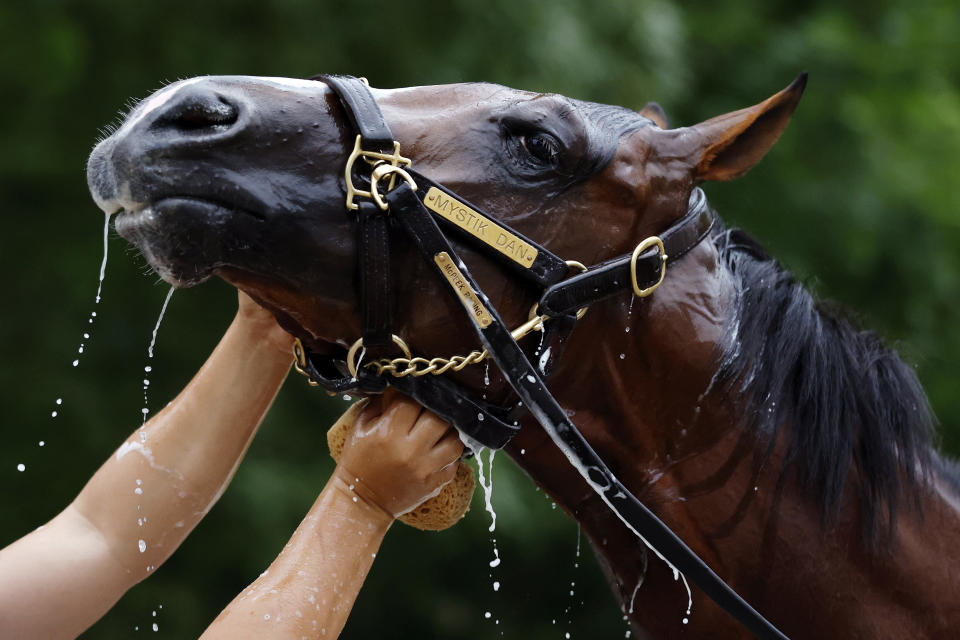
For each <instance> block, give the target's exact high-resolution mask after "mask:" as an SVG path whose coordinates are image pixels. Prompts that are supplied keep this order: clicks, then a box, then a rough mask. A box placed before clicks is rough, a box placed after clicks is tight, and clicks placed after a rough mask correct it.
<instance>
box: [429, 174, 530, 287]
mask: <svg viewBox="0 0 960 640" xmlns="http://www.w3.org/2000/svg"><path fill="white" fill-rule="evenodd" d="M423 203H424V204H425V205H427V208H428V209H430V210H431V211H435V212H437V213H439V214H440V215H441V216H443V218H444V219H446V220H449V221H450V222H452V223H453V224H455V225H457V226H458V227H460V228H461V229H463V230H464V231H466V232H467V233H469V234H470V235H472V236H473V237H475V238H477V239H478V240H481V241H483V242H485V243H487V244H488V245H490V246H491V247H493V248H494V249H496V250H497V251H499V252H500V253H502V254H503V255H505V256H507V257H508V258H510V259H511V260H513V261H514V262H516V263H518V264H520V265H522V266H524V267H526V268H528V269H529V268H530V265H532V264H533V261H534V260H536V259H537V250H536V248H534V247H533V246H532V245H531V244H530V243H528V242H524V241H523V240H521V239H520V238H518V237H517V236H515V235H514V234H512V233H510V232H509V231H507V230H506V229H502V228H500V227H499V226H497V225H496V224H494V223H493V222H491V221H490V219H489V218H487V217H485V216H483V215H481V214H480V213H477V212H476V211H474V210H473V209H471V208H470V207H468V206H467V205H465V204H463V203H462V202H460V201H459V200H457V199H456V198H452V197H450V196H449V195H447V194H446V193H444V192H443V191H441V190H440V189H437V188H436V187H430V190H429V191H427V197H426V199H425V200H424V202H423Z"/></svg>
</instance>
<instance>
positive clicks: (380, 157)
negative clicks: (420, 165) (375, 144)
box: [343, 135, 412, 211]
mask: <svg viewBox="0 0 960 640" xmlns="http://www.w3.org/2000/svg"><path fill="white" fill-rule="evenodd" d="M362 143H363V138H362V136H360V135H357V139H356V141H355V142H354V143H353V151H351V152H350V155H349V156H348V157H347V167H346V169H344V172H343V177H344V180H345V181H346V183H347V209H349V210H350V211H356V210H357V209H359V208H360V207H359V206H358V205H357V204H356V203H355V202H354V198H356V197H361V198H373V191H364V190H363V189H357V188H356V186H355V185H354V184H353V164H354V162H356V160H357V158H363V159H364V160H365V161H366V162H367V164H370V165H372V166H374V167H375V166H377V165H379V164H381V163H389V166H392V167H396V168H399V167H407V166H410V163H411V160H410V158H404V157H403V156H402V155H400V143H399V142H397V141H394V142H393V153H381V152H380V151H366V150H365V149H364V148H363V146H362ZM404 173H406V172H404ZM407 178H408V179H410V180H411V181H412V178H409V174H408V175H407ZM395 179H396V176H395V175H394V176H392V177H391V180H390V185H389V188H390V189H393V185H394V180H395ZM371 188H372V189H375V188H376V187H375V186H373V187H371ZM378 204H379V203H378ZM381 208H386V207H381Z"/></svg>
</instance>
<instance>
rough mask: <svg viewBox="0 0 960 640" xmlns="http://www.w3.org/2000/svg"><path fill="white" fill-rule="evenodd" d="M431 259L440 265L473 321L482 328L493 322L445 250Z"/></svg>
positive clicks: (444, 275)
mask: <svg viewBox="0 0 960 640" xmlns="http://www.w3.org/2000/svg"><path fill="white" fill-rule="evenodd" d="M433 261H434V262H436V263H437V266H438V267H440V271H442V272H443V277H445V278H446V279H447V282H449V283H450V287H451V288H452V289H453V291H454V293H456V294H457V297H458V298H460V302H462V303H463V306H464V307H465V308H466V310H467V312H468V313H469V314H470V317H471V318H472V319H473V321H474V323H476V324H477V325H478V326H480V327H482V328H485V327H487V326H489V325H490V323H491V322H493V318H491V317H490V313H489V312H487V308H486V307H484V306H483V303H482V302H480V298H478V297H477V294H476V293H474V292H473V289H472V288H471V287H470V283H469V282H467V279H466V278H464V277H463V274H462V273H461V272H460V269H458V268H457V265H455V264H454V263H453V260H451V259H450V254H448V253H447V252H446V251H441V252H440V253H438V254H437V255H435V256H434V257H433Z"/></svg>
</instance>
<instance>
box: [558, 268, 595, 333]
mask: <svg viewBox="0 0 960 640" xmlns="http://www.w3.org/2000/svg"><path fill="white" fill-rule="evenodd" d="M564 262H566V263H567V266H568V267H574V268H576V269H580V273H586V272H587V271H589V270H590V269H588V268H587V265H585V264H583V263H582V262H580V261H579V260H564ZM587 309H589V307H581V308H579V309H577V320H579V319H580V318H582V317H583V316H584V315H585V314H586V313H587Z"/></svg>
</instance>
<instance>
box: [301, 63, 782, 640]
mask: <svg viewBox="0 0 960 640" xmlns="http://www.w3.org/2000/svg"><path fill="white" fill-rule="evenodd" d="M315 79H317V80H320V81H322V82H324V83H326V84H327V85H328V86H329V87H330V88H331V89H332V90H333V91H334V93H336V95H337V96H338V97H339V99H340V101H341V103H342V105H343V107H344V109H345V111H346V114H347V116H348V117H349V119H350V121H351V123H352V124H353V127H354V129H355V130H356V131H357V133H358V135H357V137H356V142H355V145H354V149H353V151H352V153H351V154H350V156H349V158H348V161H347V166H346V169H345V173H344V178H345V182H346V188H347V208H348V209H350V210H352V211H356V215H357V222H358V226H357V230H358V231H357V232H358V236H357V237H358V246H359V252H358V253H359V274H360V299H361V304H362V322H363V334H362V337H361V338H360V339H359V340H357V342H356V343H354V345H353V347H352V348H351V349H350V352H349V353H348V357H347V360H346V361H343V360H338V359H335V358H333V357H328V356H319V355H317V354H312V353H310V352H309V351H308V350H307V349H306V348H305V347H304V346H303V345H302V343H300V341H299V340H298V341H297V344H296V346H295V348H294V353H295V356H296V368H297V370H298V371H300V372H301V373H303V374H304V375H306V376H307V378H308V379H309V381H310V383H311V384H313V385H315V386H322V387H324V388H326V389H327V390H328V391H330V392H333V393H338V392H345V391H363V392H378V391H382V390H383V389H384V388H385V387H386V386H387V385H388V384H389V385H391V386H394V387H397V388H398V389H400V390H401V391H403V392H404V393H406V394H407V395H410V396H411V397H413V398H414V399H416V400H417V401H418V402H420V404H422V405H423V406H425V407H427V408H428V409H430V410H431V411H433V412H434V413H436V414H437V415H439V416H441V417H442V418H444V419H446V420H448V421H450V422H451V423H453V424H454V425H455V426H456V427H457V428H458V429H459V430H460V431H461V433H463V434H465V435H466V436H468V437H469V438H471V439H472V440H474V441H476V442H477V443H478V444H480V445H482V446H485V447H489V448H494V449H497V448H501V447H503V446H504V445H505V444H506V443H507V442H509V440H510V438H511V437H512V436H513V434H514V433H516V431H517V430H518V429H519V427H517V426H516V422H515V420H516V417H517V416H516V411H514V410H513V408H502V407H499V406H496V405H493V404H490V403H487V402H485V401H484V400H482V399H478V398H476V397H474V396H473V395H472V394H471V393H470V392H468V391H467V390H465V389H463V388H462V387H461V386H459V385H457V384H456V383H455V382H453V381H452V380H450V379H449V378H446V377H443V376H440V375H430V374H436V373H442V372H444V371H448V370H449V369H451V368H453V369H455V370H459V369H460V368H463V367H464V366H466V365H468V364H471V363H474V362H479V361H480V360H483V359H485V358H486V357H489V358H491V359H492V360H493V361H494V362H495V363H496V364H497V366H498V367H499V368H500V370H501V372H502V373H503V376H504V377H505V378H506V380H507V381H508V382H509V383H510V385H511V387H512V388H513V390H514V392H515V393H516V394H517V396H518V397H519V400H520V403H522V406H523V407H525V408H526V409H527V410H528V411H530V413H531V414H532V415H533V416H534V417H535V418H536V420H537V422H539V423H540V425H541V426H542V427H543V428H544V430H545V431H546V432H547V434H548V435H549V436H550V438H551V439H552V440H553V442H554V443H555V444H556V445H557V446H558V447H559V448H560V450H561V451H562V452H563V454H564V455H565V456H566V458H567V459H568V460H569V462H570V463H571V465H572V466H573V467H574V468H575V469H576V470H577V471H578V472H579V473H580V475H581V476H582V477H583V479H584V480H585V481H586V482H587V484H588V485H589V486H590V487H591V488H592V489H593V490H594V491H595V492H596V493H597V494H598V495H599V496H600V498H601V499H602V500H603V501H604V502H605V503H606V504H607V506H608V507H609V508H610V509H611V511H612V512H613V513H614V514H615V515H616V516H617V517H618V518H619V519H620V520H621V521H622V522H623V523H624V525H626V526H627V528H628V529H630V530H631V531H633V532H634V533H635V534H636V535H637V536H638V537H639V538H641V539H642V540H643V541H644V542H645V543H646V544H647V545H648V546H649V547H650V548H651V549H652V550H654V552H655V553H657V554H658V555H660V556H661V557H662V558H664V559H666V560H667V562H668V563H669V564H671V565H672V566H673V567H676V569H677V570H679V571H681V572H682V573H683V574H684V575H686V576H688V577H689V578H690V579H691V580H692V581H693V582H694V584H696V585H697V586H698V587H699V588H700V589H701V590H703V591H704V592H705V593H706V594H707V595H708V596H709V597H710V598H711V599H713V600H714V601H715V602H716V603H717V604H718V605H720V606H721V607H723V608H724V609H726V610H727V611H728V612H729V613H730V614H731V615H733V616H734V617H735V618H736V619H737V620H739V621H740V622H741V623H742V624H743V625H744V626H745V627H747V628H748V629H749V630H750V631H751V632H753V633H754V634H755V635H756V636H757V637H760V638H779V639H783V638H786V636H785V635H783V634H782V633H781V632H780V631H779V630H777V628H776V627H774V626H773V625H772V624H770V622H768V621H767V620H766V619H765V618H764V617H763V616H762V615H760V614H759V613H758V612H757V611H756V610H754V609H753V608H752V607H751V606H750V605H749V604H747V603H746V602H745V601H744V600H743V599H742V598H740V597H739V596H738V595H737V594H736V593H735V592H734V591H733V590H732V589H731V588H730V587H729V586H727V584H726V583H724V582H723V580H721V579H720V578H719V577H718V576H717V575H716V574H715V573H714V572H713V571H712V570H711V569H710V567H708V566H707V565H706V564H705V563H704V562H703V561H702V560H701V559H700V558H699V557H697V555H696V554H695V553H694V552H693V551H692V550H691V549H690V548H689V547H687V545H686V544H684V542H683V541H682V540H680V539H679V538H678V537H677V536H676V535H675V534H674V533H673V532H672V531H671V530H670V529H669V527H667V525H665V524H664V523H663V522H662V521H661V520H660V519H659V518H658V517H657V516H656V515H655V514H654V513H653V512H651V511H650V510H649V509H648V508H647V507H646V506H644V505H643V504H642V503H641V502H640V501H639V500H638V499H637V498H636V497H635V496H634V495H633V494H632V493H630V491H629V490H627V489H626V487H624V486H623V485H622V484H621V483H620V481H619V480H618V479H617V478H616V477H615V476H614V475H613V473H612V472H611V471H610V469H609V468H608V467H607V466H606V464H605V463H604V462H603V460H601V459H600V457H599V456H598V455H597V454H596V452H595V451H594V450H593V449H592V448H591V447H590V445H589V444H588V443H587V441H586V440H585V439H584V438H583V436H582V435H581V434H580V432H579V431H578V430H577V428H576V426H575V425H574V424H573V423H572V422H571V421H570V418H569V417H568V416H567V414H566V412H565V411H564V410H563V409H562V408H561V407H560V405H559V404H558V403H557V401H556V399H555V398H554V397H553V396H552V395H551V393H550V391H549V390H548V389H547V386H546V384H545V382H544V378H545V377H547V375H548V371H549V364H550V363H549V362H546V363H544V365H541V366H540V367H539V368H538V367H536V366H534V365H533V364H532V363H531V358H530V357H529V356H528V355H527V354H526V353H525V352H524V351H523V349H522V348H521V347H520V345H519V344H518V343H517V340H519V339H520V338H521V337H522V336H523V335H526V334H527V333H530V332H531V331H543V332H544V334H545V335H544V343H546V344H550V345H551V347H553V346H556V349H552V352H553V354H554V355H553V357H552V358H551V359H550V361H553V362H555V361H556V360H557V359H558V355H559V353H560V352H561V351H562V348H563V346H564V344H565V343H566V340H567V338H568V336H569V334H570V332H571V331H572V330H573V327H574V325H575V323H576V321H577V319H578V318H579V317H580V316H581V315H582V313H583V311H584V310H585V309H586V307H588V306H589V305H590V304H592V303H594V302H596V301H598V300H601V299H603V298H606V297H609V296H611V295H614V294H616V293H620V292H623V291H630V290H632V291H633V293H634V294H635V295H637V296H639V297H646V296H648V295H650V294H651V293H653V292H654V291H655V290H656V288H657V287H658V286H660V284H661V283H662V282H663V279H664V277H665V275H666V269H667V266H668V265H669V264H670V263H671V262H673V261H675V260H678V259H679V258H681V257H682V256H683V255H684V254H686V253H687V252H688V251H689V250H690V249H692V248H693V247H695V246H696V245H697V244H698V243H699V242H700V241H702V240H703V239H704V238H706V237H707V236H708V235H709V234H710V233H711V231H712V229H713V228H714V225H715V223H716V214H715V213H714V211H713V210H712V209H711V208H710V207H709V206H708V205H707V201H706V197H705V196H704V194H703V191H701V190H700V189H699V188H697V189H694V191H693V193H692V194H691V197H690V202H689V205H688V210H687V213H686V215H685V216H684V217H683V218H682V219H680V220H679V221H678V222H677V223H676V224H674V225H673V226H671V227H670V228H669V229H667V230H666V231H665V232H664V233H662V234H660V235H659V236H651V237H650V238H647V239H645V240H644V241H643V242H641V243H640V244H638V245H637V247H636V249H635V250H634V251H633V252H632V253H631V254H629V255H624V256H620V257H618V258H614V259H612V260H608V261H606V262H604V263H601V264H599V265H595V266H593V267H590V268H586V267H584V266H583V265H581V264H579V263H569V262H567V261H565V260H563V259H561V258H560V257H558V256H556V255H554V254H553V253H552V252H550V251H549V250H548V249H546V248H545V247H542V246H540V245H538V244H537V243H536V242H534V241H532V240H530V239H528V238H526V237H524V236H523V235H522V234H520V233H518V232H517V231H516V230H514V229H512V228H510V227H509V226H507V225H506V224H504V223H502V222H500V221H499V220H497V219H495V218H493V217H491V216H489V215H487V214H485V213H484V212H483V210H482V209H480V208H478V207H476V206H474V205H472V204H470V203H469V202H467V201H466V200H464V199H463V198H461V197H459V196H458V195H457V194H455V193H453V192H452V191H450V190H448V189H446V188H445V187H443V186H442V185H440V184H437V183H435V182H433V181H432V180H430V179H429V178H427V177H426V176H424V175H422V174H420V173H418V172H417V171H416V170H415V169H413V168H412V167H411V162H410V160H409V159H408V158H404V157H403V156H402V155H401V154H400V145H399V143H398V142H396V141H395V140H394V139H393V135H392V133H391V132H390V129H389V127H388V126H387V124H386V122H385V121H384V119H383V115H382V113H381V112H380V108H379V107H378V106H377V103H376V101H375V99H374V98H373V95H372V94H371V92H370V90H369V85H368V84H367V83H366V81H365V80H362V79H358V78H354V77H350V76H326V75H325V76H317V77H316V78H315ZM361 160H362V162H361ZM361 169H369V171H362V170H361ZM388 211H389V213H390V215H389V216H388V215H387V212H388ZM438 221H439V223H440V224H439V225H438ZM390 225H394V226H399V227H400V228H402V229H403V230H404V231H405V232H406V234H407V235H408V236H409V238H410V240H411V241H412V242H413V244H414V245H416V247H417V248H418V250H419V251H420V253H421V254H422V255H423V257H424V258H425V259H426V261H427V262H428V263H429V264H431V265H432V267H433V268H434V270H435V271H436V272H437V274H438V275H439V276H440V277H441V279H442V280H443V281H444V282H446V283H447V285H448V286H449V288H450V290H451V292H452V293H453V295H454V296H455V297H456V298H457V299H458V300H459V301H460V302H461V303H462V304H463V306H464V311H465V312H466V315H467V317H468V318H469V319H470V321H471V322H470V323H471V326H472V327H473V329H474V331H475V332H476V334H477V336H478V337H479V338H480V341H481V343H482V344H483V345H484V347H485V349H484V351H483V352H473V353H472V354H470V355H468V356H455V357H454V358H449V359H445V358H433V359H429V360H428V359H426V358H416V357H414V356H413V355H412V354H411V353H410V350H409V348H408V347H407V346H406V343H405V342H403V340H402V339H401V338H400V337H399V336H395V335H393V333H392V331H391V328H392V313H391V307H392V298H391V284H392V281H391V278H390V252H389V251H390V249H389V233H388V232H389V227H390ZM440 225H442V227H443V230H442V229H441V226H440ZM445 231H448V232H452V233H455V234H457V236H458V237H461V238H463V239H465V240H467V241H468V242H471V243H473V244H476V245H478V246H479V247H480V248H481V249H484V250H486V254H487V255H489V256H490V257H492V258H494V259H496V260H498V261H500V262H501V263H502V264H503V265H504V267H505V268H506V269H508V270H510V271H512V272H513V273H516V274H517V275H518V276H520V277H522V278H524V279H525V280H527V281H529V282H530V283H531V284H533V285H536V286H538V287H540V288H542V289H543V294H542V296H541V298H540V300H539V302H538V303H537V305H535V307H534V309H532V310H531V317H530V319H529V320H528V321H527V322H526V323H524V324H523V325H521V326H520V327H518V328H517V329H515V330H513V331H512V332H511V331H510V330H509V329H508V328H507V326H506V325H505V324H504V322H503V320H502V319H501V318H500V316H499V314H498V313H497V310H496V309H495V308H494V306H493V305H492V304H491V302H490V300H489V298H487V296H486V294H484V292H483V290H482V289H480V287H479V286H478V285H477V283H476V281H475V280H474V279H473V277H472V276H471V274H470V271H469V270H468V268H467V266H466V265H465V264H464V263H463V261H462V260H460V258H459V257H458V255H457V253H456V251H455V250H454V248H453V246H452V245H451V243H450V241H449V240H448V238H447V233H446V232H445ZM571 266H574V267H577V268H579V269H580V270H581V273H578V274H576V275H574V276H572V277H569V278H568V277H567V274H568V273H569V271H570V267H571ZM382 347H399V349H400V350H401V351H402V352H403V353H404V356H405V357H404V358H396V359H394V360H387V359H381V360H375V361H372V362H369V363H367V364H366V365H362V366H361V364H358V362H360V361H362V355H363V351H364V350H365V349H367V348H382ZM474 354H476V355H474ZM458 358H459V360H458Z"/></svg>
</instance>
